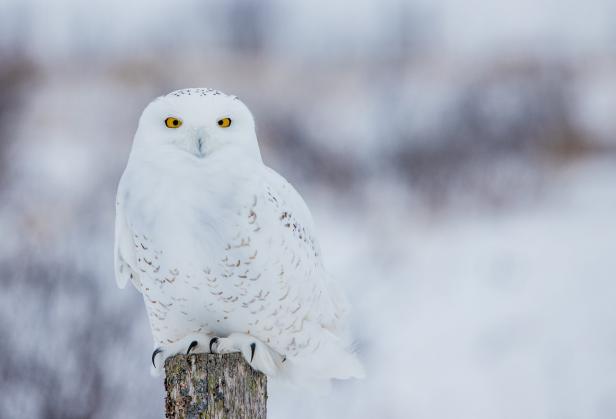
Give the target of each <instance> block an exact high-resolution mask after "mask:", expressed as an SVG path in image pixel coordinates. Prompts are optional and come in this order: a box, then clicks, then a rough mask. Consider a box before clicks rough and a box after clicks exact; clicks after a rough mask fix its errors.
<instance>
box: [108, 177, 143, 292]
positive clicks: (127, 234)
mask: <svg viewBox="0 0 616 419" xmlns="http://www.w3.org/2000/svg"><path fill="white" fill-rule="evenodd" d="M124 196H125V194H124V187H123V182H122V181H121V180H120V185H119V186H118V193H117V197H116V223H115V245H114V268H115V277H116V282H117V284H118V287H119V288H124V287H126V283H127V282H128V281H129V280H130V281H131V282H132V283H133V285H135V288H137V289H138V290H139V289H140V281H139V276H138V275H137V272H135V271H134V270H133V268H132V267H133V266H137V265H136V263H135V260H136V257H135V243H134V241H133V232H132V231H131V230H130V227H129V226H128V223H127V221H126V215H125V212H124Z"/></svg>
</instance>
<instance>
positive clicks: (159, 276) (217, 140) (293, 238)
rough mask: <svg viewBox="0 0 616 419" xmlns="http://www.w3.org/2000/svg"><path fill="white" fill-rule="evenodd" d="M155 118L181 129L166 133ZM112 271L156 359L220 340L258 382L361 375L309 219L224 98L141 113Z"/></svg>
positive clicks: (180, 96) (233, 102)
mask: <svg viewBox="0 0 616 419" xmlns="http://www.w3.org/2000/svg"><path fill="white" fill-rule="evenodd" d="M167 117H176V118H179V119H181V120H182V121H183V123H182V125H181V126H180V127H179V128H177V129H172V128H168V127H167V126H165V123H164V120H165V119H166V118H167ZM221 118H230V119H231V121H232V124H231V126H229V127H228V128H222V127H220V126H219V125H218V121H219V120H220V119H221ZM115 270H116V278H117V281H118V284H119V285H120V286H121V287H123V286H124V285H125V284H126V283H127V282H128V281H129V280H130V281H131V282H132V283H133V284H134V286H135V287H136V288H137V289H138V290H139V291H140V292H141V293H142V294H143V298H144V302H145V305H146V309H147V312H148V316H149V319H150V325H151V328H152V334H153V337H154V344H155V347H160V348H162V350H163V352H164V356H165V357H166V356H170V355H172V354H173V353H175V352H178V351H182V350H185V349H186V348H185V346H186V342H192V341H193V340H194V341H198V349H199V350H200V351H207V350H209V341H210V339H211V338H212V337H220V338H221V339H220V340H219V341H217V342H215V348H217V349H218V351H233V350H238V351H241V352H242V353H243V354H244V356H245V357H246V358H247V360H248V361H249V362H251V364H252V365H253V366H254V367H255V368H258V369H261V370H263V371H264V372H266V373H267V374H269V375H279V376H283V377H284V376H287V377H291V378H293V379H294V380H313V379H327V378H349V377H359V376H361V375H362V374H363V372H362V367H361V365H360V363H359V362H358V360H357V359H356V357H355V355H354V354H352V353H351V352H349V351H348V350H347V347H346V346H347V342H346V339H345V336H344V335H345V325H344V317H345V313H346V310H347V305H346V302H345V300H344V297H343V295H342V294H341V293H340V291H339V290H338V289H337V287H336V285H335V284H334V283H333V282H332V281H331V279H330V278H329V277H328V275H327V273H326V271H325V269H324V267H323V264H322V259H321V254H320V249H319V246H318V243H317V241H316V238H315V236H314V226H313V222H312V217H311V215H310V212H309V210H308V208H307V207H306V204H305V203H304V201H303V200H302V198H301V196H300V195H299V194H298V193H297V192H296V191H295V189H294V188H293V187H292V186H291V185H290V184H289V183H288V182H287V181H286V180H285V179H284V178H283V177H281V176H280V175H278V174H277V173H276V172H275V171H273V170H271V169H269V168H268V167H267V166H265V165H264V164H263V162H262V160H261V155H260V152H259V147H258V143H257V138H256V134H255V128H254V120H253V117H252V115H251V113H250V111H249V110H248V109H247V108H246V106H245V105H244V104H243V103H242V102H241V101H239V100H238V99H237V98H235V97H234V96H227V95H225V94H222V93H221V92H218V91H215V90H211V89H186V90H180V91H176V92H173V93H170V94H169V95H167V96H164V97H160V98H158V99H156V100H155V101H153V102H152V103H151V104H150V105H148V107H147V108H146V109H145V111H144V112H143V115H142V116H141V119H140V121H139V128H138V130H137V133H136V135H135V140H134V144H133V149H132V151H131V155H130V158H129V162H128V165H127V167H126V170H125V172H124V174H123V176H122V179H121V181H120V184H119V187H118V195H117V216H116V245H115ZM255 344H256V345H257V346H256V351H255V346H254V345H255ZM250 345H253V346H250ZM247 348H248V349H247Z"/></svg>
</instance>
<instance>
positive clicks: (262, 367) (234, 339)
mask: <svg viewBox="0 0 616 419" xmlns="http://www.w3.org/2000/svg"><path fill="white" fill-rule="evenodd" d="M210 351H211V352H212V353H217V354H226V353H232V352H240V353H241V354H242V356H243V357H244V359H245V360H246V362H248V363H249V364H250V366H251V367H252V368H254V369H255V370H257V371H261V372H263V373H264V374H265V375H268V376H270V377H272V376H275V375H276V374H277V373H278V371H279V370H280V368H282V363H283V362H284V357H282V356H281V355H280V354H278V353H277V352H276V351H274V350H273V349H271V348H270V347H269V346H267V345H266V344H265V343H263V342H261V341H260V340H258V339H256V338H254V337H253V336H250V335H247V334H244V333H232V334H230V335H229V336H227V337H226V338H221V337H215V338H213V339H212V340H211V341H210Z"/></svg>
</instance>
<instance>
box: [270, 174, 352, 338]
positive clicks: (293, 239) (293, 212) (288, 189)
mask: <svg viewBox="0 0 616 419" xmlns="http://www.w3.org/2000/svg"><path fill="white" fill-rule="evenodd" d="M265 195H266V198H267V199H266V200H265V204H266V205H269V206H270V207H272V210H273V211H274V213H277V214H279V215H278V217H277V221H278V223H277V224H278V225H277V228H278V229H279V230H286V234H285V237H286V245H287V246H289V247H290V248H291V249H293V250H292V251H293V252H294V253H297V254H298V255H300V254H303V255H306V262H307V263H308V264H311V265H313V266H314V269H312V270H310V272H311V274H309V275H306V276H303V277H302V278H301V279H299V280H297V279H296V280H295V281H294V282H300V281H301V283H296V284H294V285H296V286H298V287H301V288H303V290H298V293H299V294H300V295H301V294H303V295H304V297H306V298H307V297H308V296H311V297H313V298H314V299H312V298H311V300H312V301H311V303H310V304H311V305H312V306H311V308H310V313H309V316H310V317H314V318H317V319H318V322H319V323H320V324H321V326H322V327H324V328H326V329H328V330H330V331H331V332H334V333H335V334H339V333H342V332H343V330H341V329H342V327H343V325H344V321H343V319H344V317H345V315H346V313H347V312H348V307H349V305H348V302H347V300H346V298H345V296H344V294H343V293H342V291H341V289H340V287H339V286H338V284H336V283H335V281H333V279H332V277H331V276H330V275H328V273H327V272H326V270H325V268H324V266H323V261H322V256H321V249H320V246H319V243H318V240H317V238H316V234H315V227H314V222H313V218H312V214H311V213H310V210H309V209H308V207H307V205H306V203H305V202H304V200H303V199H302V197H301V195H300V194H299V193H298V192H297V191H296V190H295V188H293V186H292V185H291V184H290V183H289V182H287V180H286V179H284V178H283V177H282V176H281V175H279V174H278V173H277V172H275V171H274V170H271V169H269V168H268V169H267V174H266V179H265ZM289 280H290V281H292V279H291V278H289ZM315 294H317V295H316V296H315ZM301 299H302V298H301V296H300V300H301Z"/></svg>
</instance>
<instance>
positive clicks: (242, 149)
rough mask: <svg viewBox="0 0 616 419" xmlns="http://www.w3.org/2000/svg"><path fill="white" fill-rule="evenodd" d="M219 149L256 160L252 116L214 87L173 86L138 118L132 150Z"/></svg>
mask: <svg viewBox="0 0 616 419" xmlns="http://www.w3.org/2000/svg"><path fill="white" fill-rule="evenodd" d="M220 150H227V151H231V152H233V151H237V152H239V153H243V154H250V155H253V156H254V157H256V158H257V159H259V160H260V159H261V154H260V152H259V145H258V143H257V136H256V133H255V123H254V118H253V116H252V114H251V113H250V111H249V110H248V108H247V107H246V105H244V104H243V103H242V102H241V101H240V100H239V99H238V98H237V97H235V96H230V95H226V94H224V93H222V92H219V91H218V90H214V89H206V88H192V89H183V90H176V91H175V92H171V93H169V94H168V95H166V96H161V97H159V98H157V99H155V100H154V101H153V102H151V103H150V104H149V105H148V106H147V107H146V108H145V110H144V111H143V114H142V115H141V118H140V119H139V127H138V128H137V133H136V134H135V141H134V144H133V151H137V152H140V153H148V154H150V155H151V154H153V153H154V154H160V153H163V154H167V155H175V156H177V157H180V158H186V159H193V160H194V159H203V160H205V159H207V158H208V157H209V156H212V155H214V154H215V153H217V152H218V151H220Z"/></svg>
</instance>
